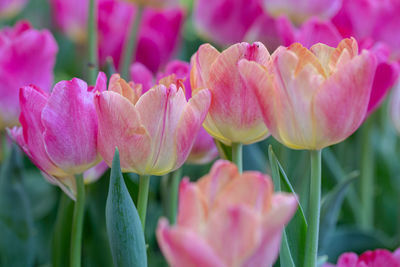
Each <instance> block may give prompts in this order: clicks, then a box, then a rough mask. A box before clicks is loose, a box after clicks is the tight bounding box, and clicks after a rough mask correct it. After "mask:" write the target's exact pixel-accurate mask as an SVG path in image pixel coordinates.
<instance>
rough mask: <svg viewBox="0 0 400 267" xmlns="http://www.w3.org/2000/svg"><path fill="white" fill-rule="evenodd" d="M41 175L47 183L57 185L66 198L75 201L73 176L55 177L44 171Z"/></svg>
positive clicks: (74, 180)
mask: <svg viewBox="0 0 400 267" xmlns="http://www.w3.org/2000/svg"><path fill="white" fill-rule="evenodd" d="M41 173H42V175H43V177H44V178H45V179H46V180H47V181H48V182H49V183H51V184H54V185H57V186H58V187H60V188H61V190H62V191H63V192H64V193H65V194H67V196H69V197H70V198H71V199H72V200H74V201H76V179H75V177H74V176H73V175H70V176H63V177H55V176H52V175H50V174H48V173H46V172H44V171H42V172H41Z"/></svg>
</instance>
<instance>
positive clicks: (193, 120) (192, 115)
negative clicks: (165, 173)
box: [175, 89, 211, 168]
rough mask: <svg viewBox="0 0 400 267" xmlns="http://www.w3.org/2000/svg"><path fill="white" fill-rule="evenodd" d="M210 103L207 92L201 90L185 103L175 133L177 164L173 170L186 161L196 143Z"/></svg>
mask: <svg viewBox="0 0 400 267" xmlns="http://www.w3.org/2000/svg"><path fill="white" fill-rule="evenodd" d="M210 103H211V93H210V91H209V90H206V89H205V90H201V91H200V92H199V93H197V94H196V95H194V96H193V97H192V98H191V99H190V100H189V102H188V103H187V105H186V107H185V109H184V110H183V114H182V116H181V118H180V119H179V122H178V125H177V129H176V131H177V133H176V137H175V138H176V139H175V142H176V145H177V156H178V158H177V163H176V166H175V168H179V167H180V166H181V165H182V164H183V163H184V162H185V160H186V159H187V157H188V155H189V153H190V150H191V149H192V147H193V144H194V142H195V141H196V138H195V137H196V136H197V134H198V133H199V130H200V128H201V125H202V123H203V121H204V118H205V117H206V115H207V112H208V109H209V107H210Z"/></svg>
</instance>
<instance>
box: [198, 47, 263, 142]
mask: <svg viewBox="0 0 400 267" xmlns="http://www.w3.org/2000/svg"><path fill="white" fill-rule="evenodd" d="M269 58H270V55H269V53H268V50H267V49H266V48H265V46H264V45H263V44H261V43H254V44H251V45H250V44H248V43H239V44H236V45H233V46H231V47H229V48H228V49H226V50H225V51H223V52H222V53H219V52H218V51H217V50H216V49H215V48H214V47H212V46H211V45H209V44H205V45H202V46H200V48H199V50H198V51H197V53H196V54H195V55H194V56H193V57H192V71H191V86H192V90H193V92H192V93H193V95H196V94H198V93H201V92H202V90H203V89H204V88H208V89H209V90H210V92H211V94H212V97H213V99H212V102H211V105H210V110H209V113H208V115H207V117H206V119H205V121H204V124H203V126H204V128H205V129H206V131H207V132H208V133H209V134H210V135H211V136H213V137H214V138H216V139H217V140H219V141H221V142H223V143H225V144H227V145H231V144H233V143H242V144H251V143H254V142H257V141H260V140H263V139H265V138H266V137H267V136H268V130H267V127H266V126H265V124H264V122H263V118H262V112H261V109H260V107H259V105H258V100H257V97H256V95H255V93H254V92H253V90H251V88H250V84H248V83H247V82H246V80H245V79H244V78H243V77H242V75H241V74H240V73H239V67H238V62H239V61H240V60H241V59H248V60H251V61H254V64H256V62H257V63H259V64H260V65H262V66H266V65H267V63H268V61H269Z"/></svg>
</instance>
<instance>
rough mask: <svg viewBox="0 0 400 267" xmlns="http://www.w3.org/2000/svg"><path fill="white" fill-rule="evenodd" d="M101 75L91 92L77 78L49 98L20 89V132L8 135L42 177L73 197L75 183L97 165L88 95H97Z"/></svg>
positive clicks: (59, 86) (95, 126) (38, 91)
mask: <svg viewBox="0 0 400 267" xmlns="http://www.w3.org/2000/svg"><path fill="white" fill-rule="evenodd" d="M104 80H105V75H104V74H102V73H101V74H99V77H98V82H97V85H96V86H95V87H88V86H87V84H86V83H85V82H84V81H82V80H80V79H77V78H74V79H72V80H71V81H61V82H59V83H57V84H56V85H55V86H54V89H53V91H52V93H51V94H50V95H48V94H47V93H46V92H45V91H43V90H41V89H40V88H39V87H36V86H25V87H23V88H21V90H20V96H19V99H20V105H21V115H20V118H19V121H20V123H21V127H14V128H13V129H11V130H10V131H9V132H10V135H11V136H12V138H13V139H14V140H15V141H16V142H17V144H18V145H19V146H20V147H21V149H22V150H23V151H24V152H25V153H26V154H27V155H28V157H29V158H30V159H31V160H32V162H33V163H34V164H35V165H36V166H37V167H38V168H39V169H40V170H41V171H42V172H43V174H44V175H45V177H46V178H47V179H48V180H49V181H51V182H53V183H56V184H58V185H59V186H60V187H61V188H62V189H63V190H64V191H65V192H66V193H67V194H68V195H69V196H71V197H72V198H74V196H75V178H74V176H73V175H75V174H81V173H83V172H84V171H86V170H88V169H89V168H91V167H93V166H94V165H96V164H97V163H98V162H99V161H100V156H99V154H98V153H97V142H96V141H97V129H98V122H97V114H96V110H95V107H94V103H93V98H94V95H95V94H94V91H95V90H100V91H101V90H103V89H104V87H102V86H101V84H102V83H104Z"/></svg>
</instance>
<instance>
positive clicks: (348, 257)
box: [337, 252, 358, 267]
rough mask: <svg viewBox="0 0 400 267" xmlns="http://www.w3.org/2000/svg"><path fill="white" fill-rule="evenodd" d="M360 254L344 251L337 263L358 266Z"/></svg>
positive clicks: (343, 265) (350, 266)
mask: <svg viewBox="0 0 400 267" xmlns="http://www.w3.org/2000/svg"><path fill="white" fill-rule="evenodd" d="M357 261H358V255H357V254H355V253H353V252H348V253H343V254H342V255H341V256H340V257H339V259H338V263H337V267H357V265H356V264H357Z"/></svg>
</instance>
